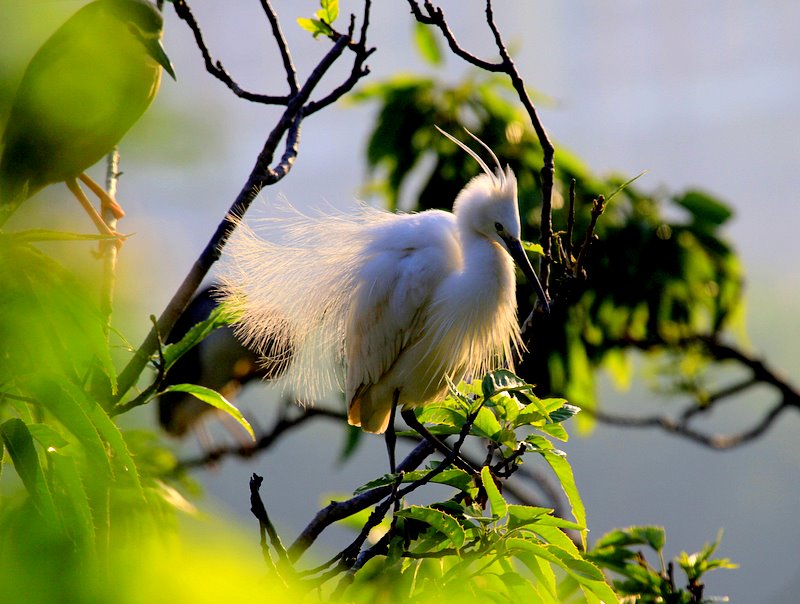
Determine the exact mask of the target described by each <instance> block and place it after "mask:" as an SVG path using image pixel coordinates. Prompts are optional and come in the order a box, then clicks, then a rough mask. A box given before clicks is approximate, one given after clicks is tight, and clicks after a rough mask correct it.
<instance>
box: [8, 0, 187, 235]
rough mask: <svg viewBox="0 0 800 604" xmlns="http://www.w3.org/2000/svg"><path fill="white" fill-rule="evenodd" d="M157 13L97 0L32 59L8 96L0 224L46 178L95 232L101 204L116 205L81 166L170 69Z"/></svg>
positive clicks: (126, 123) (140, 5) (130, 0)
mask: <svg viewBox="0 0 800 604" xmlns="http://www.w3.org/2000/svg"><path fill="white" fill-rule="evenodd" d="M163 24H164V22H163V17H162V16H161V13H160V12H159V11H158V10H156V8H155V7H154V6H153V5H151V4H150V3H149V2H146V1H145V0H96V1H95V2H92V3H90V4H87V5H86V6H84V7H83V8H81V9H80V10H79V11H78V12H77V13H75V14H74V15H73V16H72V17H71V18H70V19H69V20H68V21H67V22H66V23H64V24H63V25H62V26H61V27H60V28H59V29H58V30H56V32H55V33H54V34H53V35H52V36H50V38H49V39H48V40H47V41H46V42H45V43H44V45H43V46H42V47H41V48H40V49H39V50H38V51H37V53H36V54H35V55H34V57H33V59H31V62H30V64H29V65H28V67H27V69H26V70H25V73H24V75H23V77H22V81H21V83H20V85H19V89H18V90H17V93H16V96H15V98H14V102H13V105H12V107H11V112H10V115H9V119H8V124H7V126H6V129H5V133H4V135H3V143H4V148H3V155H2V158H0V226H2V225H3V223H5V221H6V220H7V219H8V217H9V216H10V215H11V214H12V213H13V212H14V211H15V210H16V209H17V207H18V206H19V205H20V204H21V203H22V202H23V201H25V200H26V199H28V198H29V197H30V196H32V195H33V194H34V193H36V192H37V191H39V190H40V189H41V188H43V187H45V186H46V185H48V184H51V183H55V182H61V181H64V182H65V183H66V184H67V187H68V188H69V190H70V191H71V192H72V193H73V195H75V197H76V198H77V199H78V201H79V202H80V203H81V205H82V206H83V207H84V209H85V210H86V212H87V213H88V214H89V216H90V218H92V220H93V221H94V223H95V225H96V226H97V228H98V230H99V231H100V232H103V233H106V234H110V233H111V231H110V229H109V228H108V226H107V225H106V223H105V222H104V221H103V219H102V218H101V216H100V215H99V214H98V212H97V211H96V210H95V208H94V206H92V204H91V202H90V201H89V199H88V198H87V197H86V195H85V194H84V192H83V191H82V190H81V188H80V186H79V185H78V180H79V179H80V180H81V181H82V182H83V183H84V184H86V186H87V187H89V189H91V190H92V192H93V193H94V194H95V195H97V196H98V197H99V198H100V202H101V208H109V209H110V210H111V211H112V212H113V213H114V215H115V216H117V217H118V218H119V217H121V216H122V215H123V214H124V212H123V211H122V209H121V208H120V207H119V205H118V204H117V203H116V201H115V200H113V199H112V198H111V197H109V196H108V195H107V194H106V193H105V191H104V190H103V188H102V187H101V186H99V185H98V184H97V183H95V182H94V181H93V180H92V179H91V178H89V176H87V175H86V174H84V170H86V169H88V168H89V167H90V166H92V165H93V164H95V163H97V162H98V161H99V160H100V159H101V158H102V157H103V156H104V155H106V154H107V153H109V152H110V151H111V150H112V149H113V148H114V146H115V145H116V144H117V143H118V142H119V141H120V139H121V138H122V137H123V136H124V135H125V133H126V132H127V131H128V130H129V129H130V127H131V126H133V124H134V123H135V122H136V121H137V120H138V119H139V118H140V117H141V116H142V114H143V113H144V111H145V110H146V109H147V108H148V107H149V105H150V103H151V102H152V101H153V99H154V98H155V96H156V93H157V92H158V88H159V84H160V82H161V69H162V68H163V69H164V70H166V72H167V73H169V74H170V76H172V77H173V78H174V77H175V72H174V71H173V69H172V64H171V63H170V61H169V58H168V57H167V55H166V53H165V52H164V48H163V47H162V45H161V36H162V29H163Z"/></svg>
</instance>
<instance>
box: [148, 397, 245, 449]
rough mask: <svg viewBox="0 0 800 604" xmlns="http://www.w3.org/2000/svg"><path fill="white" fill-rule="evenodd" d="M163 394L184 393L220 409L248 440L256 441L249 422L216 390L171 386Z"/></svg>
mask: <svg viewBox="0 0 800 604" xmlns="http://www.w3.org/2000/svg"><path fill="white" fill-rule="evenodd" d="M164 392H186V393H187V394H191V395H192V396H194V397H195V398H197V399H199V400H201V401H203V402H204V403H208V404H209V405H211V406H212V407H216V408H217V409H221V410H222V411H224V412H225V413H227V414H228V415H230V416H231V417H232V418H233V419H235V420H236V421H237V422H239V423H240V424H241V425H242V427H243V428H244V429H245V430H247V433H248V434H249V435H250V438H252V439H253V441H255V440H256V435H255V432H253V428H252V427H251V426H250V424H249V422H248V421H247V420H246V419H245V418H244V416H243V415H242V413H241V411H239V409H237V408H236V407H235V406H233V405H232V404H231V403H229V402H228V400H227V399H226V398H225V397H224V396H222V395H221V394H220V393H219V392H217V391H216V390H211V388H206V387H204V386H198V385H196V384H173V385H172V386H170V387H169V388H166V389H164V391H163V392H162V394H163V393H164Z"/></svg>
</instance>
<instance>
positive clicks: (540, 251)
mask: <svg viewBox="0 0 800 604" xmlns="http://www.w3.org/2000/svg"><path fill="white" fill-rule="evenodd" d="M520 243H521V244H522V249H523V250H525V251H526V252H532V253H534V254H536V255H538V256H544V248H543V247H542V244H541V243H532V242H531V241H521V242H520Z"/></svg>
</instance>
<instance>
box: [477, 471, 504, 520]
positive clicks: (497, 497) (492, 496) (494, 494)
mask: <svg viewBox="0 0 800 604" xmlns="http://www.w3.org/2000/svg"><path fill="white" fill-rule="evenodd" d="M481 482H482V483H483V488H484V490H485V491H486V497H487V498H488V499H489V504H490V505H491V506H492V516H493V517H494V518H496V519H503V518H505V517H506V514H507V513H508V504H507V503H506V500H505V499H503V496H502V495H501V494H500V490H499V489H498V488H497V484H496V483H495V481H494V477H493V476H492V471H491V470H490V469H489V466H483V468H481Z"/></svg>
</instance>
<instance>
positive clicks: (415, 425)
mask: <svg viewBox="0 0 800 604" xmlns="http://www.w3.org/2000/svg"><path fill="white" fill-rule="evenodd" d="M400 415H402V416H403V419H404V420H405V422H406V423H407V424H408V426H409V428H411V429H412V430H415V431H416V432H418V433H419V435H420V436H422V437H423V438H424V439H425V440H427V441H428V442H429V443H431V444H432V445H433V446H434V448H435V449H436V450H437V451H439V452H440V453H441V454H442V455H444V456H445V457H447V456H449V455H453V450H452V449H451V448H450V447H448V446H447V445H446V444H445V443H443V442H442V441H441V440H439V439H438V438H437V437H436V436H434V435H433V434H431V431H430V430H428V429H427V428H426V427H425V426H423V425H422V423H421V422H420V421H419V420H418V419H417V416H416V415H414V410H413V409H404V410H403V411H401V412H400ZM453 463H454V464H455V465H457V466H458V467H459V468H461V469H462V470H464V471H465V472H469V473H470V474H474V473H475V472H477V470H476V469H475V468H473V467H472V464H470V463H469V462H468V461H466V460H464V458H462V457H461V456H459V455H458V454H457V453H456V454H455V456H454V458H453Z"/></svg>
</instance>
